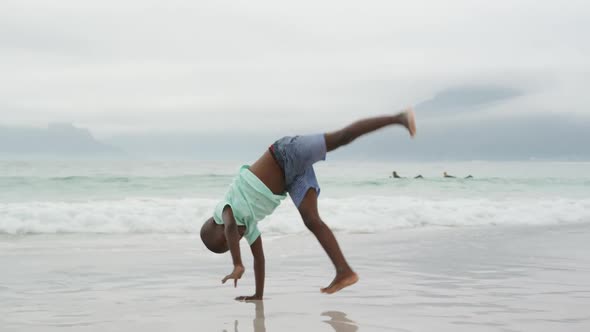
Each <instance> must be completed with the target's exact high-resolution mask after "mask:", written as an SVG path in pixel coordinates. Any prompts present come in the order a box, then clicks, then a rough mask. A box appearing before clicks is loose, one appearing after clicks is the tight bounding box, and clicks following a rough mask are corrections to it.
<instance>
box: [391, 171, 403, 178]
mask: <svg viewBox="0 0 590 332" xmlns="http://www.w3.org/2000/svg"><path fill="white" fill-rule="evenodd" d="M393 178H394V179H403V177H401V176H399V175H398V174H397V172H396V171H393Z"/></svg>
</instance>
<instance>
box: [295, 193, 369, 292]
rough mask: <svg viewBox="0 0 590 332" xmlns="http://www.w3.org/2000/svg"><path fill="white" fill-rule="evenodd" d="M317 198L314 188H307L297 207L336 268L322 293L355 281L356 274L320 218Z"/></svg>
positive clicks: (333, 290)
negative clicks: (331, 279) (334, 275)
mask: <svg viewBox="0 0 590 332" xmlns="http://www.w3.org/2000/svg"><path fill="white" fill-rule="evenodd" d="M317 200H318V195H317V192H316V190H315V189H314V188H309V190H308V191H307V193H306V194H305V197H304V198H303V201H302V202H301V204H300V205H299V207H298V209H299V213H300V214H301V218H303V222H304V223H305V226H306V227H307V228H308V229H309V230H310V231H311V232H312V233H313V234H314V235H315V237H316V238H317V239H318V241H319V242H320V244H321V245H322V247H323V248H324V250H325V251H326V253H327V254H328V257H330V260H332V263H333V264H334V267H335V268H336V277H335V278H334V280H333V281H332V283H331V284H330V285H329V286H328V287H326V288H322V289H321V291H322V292H323V293H328V294H332V293H335V292H337V291H339V290H341V289H342V288H344V287H346V286H350V285H352V284H354V283H355V282H357V281H358V276H357V275H356V273H354V271H352V269H351V268H350V266H349V265H348V263H347V262H346V259H345V258H344V255H343V254H342V251H341V250H340V247H339V246H338V241H336V238H335V237H334V234H333V233H332V231H331V230H330V228H328V226H327V225H326V224H325V223H324V222H323V221H322V219H321V218H320V215H319V213H318V205H317Z"/></svg>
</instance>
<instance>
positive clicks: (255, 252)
mask: <svg viewBox="0 0 590 332" xmlns="http://www.w3.org/2000/svg"><path fill="white" fill-rule="evenodd" d="M250 249H251V250H252V256H254V278H256V293H255V294H254V295H253V296H240V297H237V298H236V300H238V301H252V300H262V297H263V296H264V268H265V266H264V249H263V248H262V236H258V238H257V239H256V241H254V242H253V243H252V245H251V246H250Z"/></svg>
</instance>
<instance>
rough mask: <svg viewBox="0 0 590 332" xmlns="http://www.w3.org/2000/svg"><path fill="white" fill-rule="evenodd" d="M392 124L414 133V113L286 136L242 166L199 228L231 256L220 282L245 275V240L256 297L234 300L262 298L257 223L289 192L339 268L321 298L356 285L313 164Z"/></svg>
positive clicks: (206, 240) (262, 268)
mask: <svg viewBox="0 0 590 332" xmlns="http://www.w3.org/2000/svg"><path fill="white" fill-rule="evenodd" d="M390 125H401V126H403V127H405V128H406V129H407V130H408V131H409V133H410V136H411V137H414V135H415V134H416V124H415V117H414V111H413V110H412V109H411V108H409V109H406V110H405V111H403V112H401V113H399V114H396V115H386V116H379V117H372V118H367V119H362V120H359V121H356V122H354V123H352V124H350V125H349V126H347V127H345V128H343V129H340V130H337V131H333V132H328V133H325V134H316V135H306V136H294V137H283V138H281V139H279V140H277V141H276V142H274V143H273V144H272V145H271V146H270V147H269V148H268V149H267V150H266V151H265V152H264V154H263V155H262V156H261V157H260V158H259V159H258V160H257V161H256V162H254V164H252V165H251V166H246V165H244V166H242V167H241V168H240V171H239V174H238V176H237V177H236V178H235V179H234V181H233V183H232V184H231V185H230V187H229V189H228V192H227V193H226V195H225V197H224V198H223V200H222V201H221V202H220V203H219V204H217V206H216V207H215V210H214V213H213V217H212V218H209V219H208V220H207V221H205V223H204V224H203V226H202V227H201V239H202V241H203V243H204V244H205V246H206V247H207V248H208V249H209V250H211V251H212V252H215V253H220V254H221V253H225V252H227V251H229V252H230V253H231V257H232V261H233V270H232V272H231V273H230V274H228V275H227V276H225V277H224V278H223V280H222V282H223V283H225V282H226V281H228V280H232V279H233V282H234V287H236V286H237V282H238V280H239V279H240V278H241V277H242V275H243V274H244V271H245V268H244V265H243V263H242V255H241V252H240V244H239V241H240V239H241V238H242V237H245V238H246V240H247V241H248V244H249V245H250V249H251V251H252V255H253V258H254V277H255V281H256V292H255V293H254V295H252V296H240V297H237V298H236V300H239V301H249V300H261V299H262V298H263V295H264V278H265V261H264V252H263V249H262V238H261V236H260V231H259V230H258V225H257V224H258V222H259V221H261V220H262V219H264V218H265V217H266V216H268V215H270V214H271V213H272V212H273V211H274V210H275V209H276V207H277V206H278V205H279V204H280V202H281V201H282V200H283V199H284V198H285V197H286V193H287V192H288V193H289V195H290V196H291V199H292V200H293V203H294V204H295V206H296V207H297V209H298V210H299V213H300V215H301V218H302V219H303V223H304V224H305V226H306V227H307V228H308V229H309V230H310V231H311V232H312V233H313V234H314V235H315V237H316V238H317V240H318V241H319V242H320V244H321V245H322V247H323V248H324V250H325V251H326V253H327V254H328V257H329V258H330V260H331V261H332V263H333V264H334V267H335V268H336V276H335V278H334V279H333V281H332V282H331V283H330V284H329V285H328V286H327V287H325V288H321V292H322V293H327V294H332V293H335V292H337V291H339V290H341V289H342V288H344V287H347V286H350V285H352V284H354V283H356V282H357V281H358V279H359V277H358V276H357V274H356V273H355V272H354V271H353V270H352V268H351V267H350V266H349V265H348V263H347V262H346V259H345V258H344V255H343V254H342V251H341V250H340V247H339V245H338V242H337V241H336V238H335V237H334V234H333V233H332V231H331V230H330V228H329V227H328V226H327V225H326V224H325V223H324V221H323V220H322V218H320V214H319V212H318V203H317V199H318V195H319V193H320V186H319V184H318V181H317V179H316V176H315V173H314V169H313V164H314V163H316V162H318V161H320V160H325V159H326V153H327V152H330V151H333V150H335V149H337V148H339V147H341V146H344V145H347V144H349V143H351V142H352V141H354V140H355V139H356V138H358V137H359V136H361V135H364V134H367V133H370V132H373V131H375V130H378V129H380V128H383V127H386V126H390Z"/></svg>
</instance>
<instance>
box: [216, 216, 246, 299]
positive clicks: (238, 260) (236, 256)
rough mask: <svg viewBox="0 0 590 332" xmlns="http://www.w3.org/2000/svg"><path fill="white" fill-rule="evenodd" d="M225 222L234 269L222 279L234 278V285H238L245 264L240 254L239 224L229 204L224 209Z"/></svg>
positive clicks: (224, 280) (226, 237)
mask: <svg viewBox="0 0 590 332" xmlns="http://www.w3.org/2000/svg"><path fill="white" fill-rule="evenodd" d="M222 216H223V223H224V224H225V228H224V232H225V240H226V241H227V246H228V247H229V251H230V252H231V258H232V260H233V263H234V270H233V271H232V273H230V274H228V275H227V276H225V278H223V280H222V281H221V282H222V283H224V284H225V282H226V281H227V280H229V279H234V287H237V286H238V279H240V278H241V277H242V275H243V274H244V270H245V269H244V265H243V264H242V256H241V254H240V234H239V233H238V225H237V224H236V220H235V219H234V213H233V211H232V209H231V207H229V206H227V207H225V208H224V210H223V214H222Z"/></svg>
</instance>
